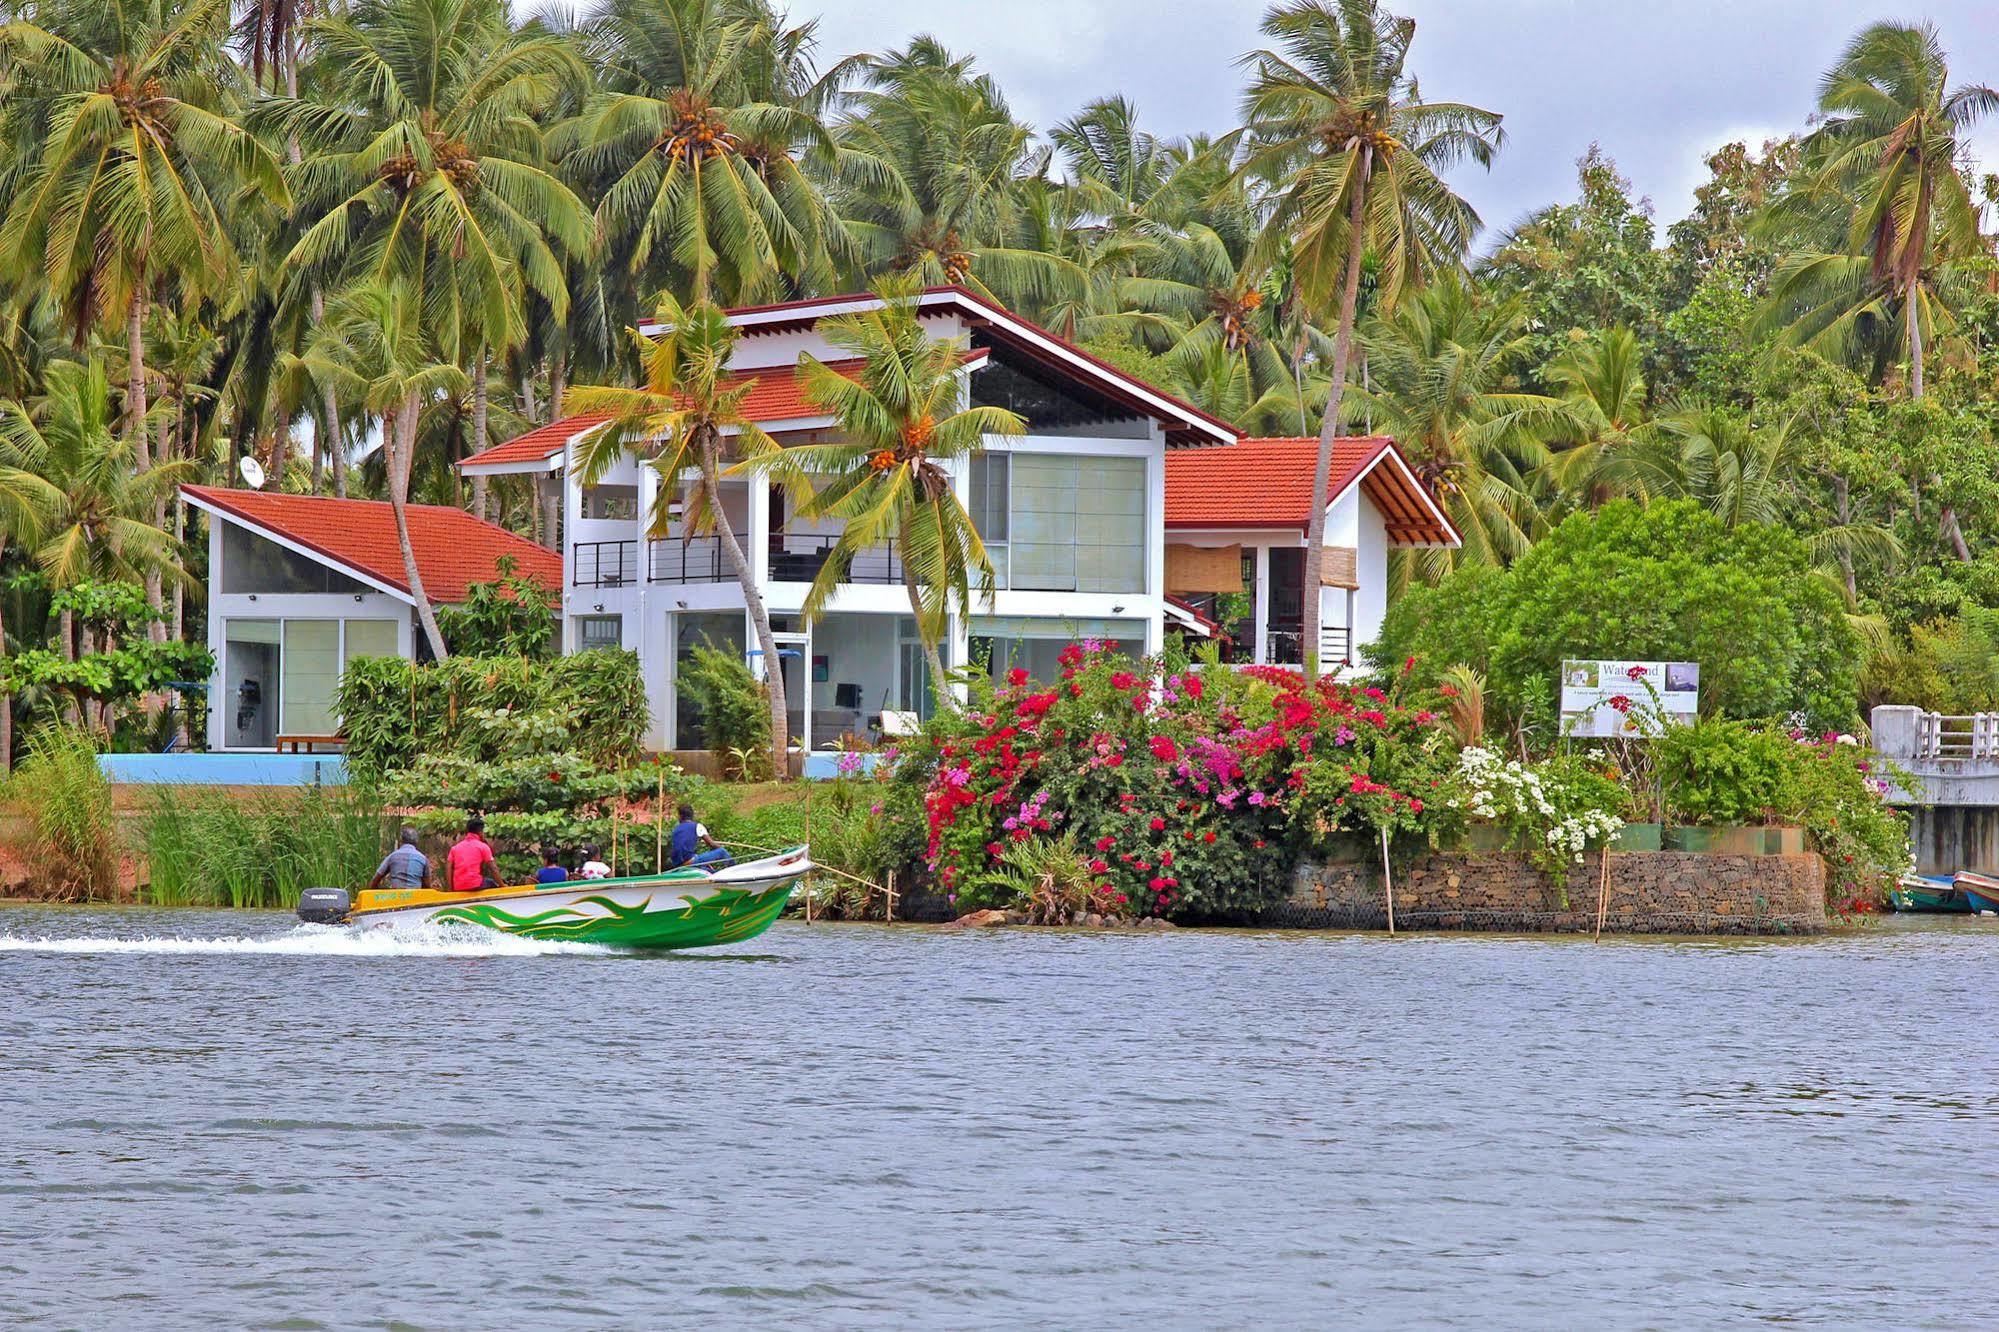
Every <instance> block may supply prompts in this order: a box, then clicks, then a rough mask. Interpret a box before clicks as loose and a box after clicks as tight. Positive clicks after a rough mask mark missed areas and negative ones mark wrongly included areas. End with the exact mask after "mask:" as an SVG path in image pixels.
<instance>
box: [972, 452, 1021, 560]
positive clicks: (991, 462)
mask: <svg viewBox="0 0 1999 1332" xmlns="http://www.w3.org/2000/svg"><path fill="white" fill-rule="evenodd" d="M1011 463H1012V459H1011V458H1009V457H1008V456H1007V455H1006V454H1004V453H981V454H979V455H977V456H976V457H974V458H973V459H972V486H971V492H972V502H971V505H970V510H971V515H972V526H973V527H974V528H975V529H977V531H978V534H979V539H980V540H981V541H983V542H985V543H986V555H987V557H988V558H990V559H991V560H992V562H993V574H994V577H995V579H996V580H997V582H998V584H999V586H1001V587H1008V586H1011V584H1010V583H1009V582H1008V581H1007V580H1008V576H1009V570H1008V565H1009V563H1010V561H1009V560H1008V558H1007V555H1008V551H1007V508H1008V506H1009V504H1010V500H1009V496H1008V490H1009V487H1008V484H1007V483H1008V477H1009V475H1010V473H1011V470H1012V469H1011Z"/></svg>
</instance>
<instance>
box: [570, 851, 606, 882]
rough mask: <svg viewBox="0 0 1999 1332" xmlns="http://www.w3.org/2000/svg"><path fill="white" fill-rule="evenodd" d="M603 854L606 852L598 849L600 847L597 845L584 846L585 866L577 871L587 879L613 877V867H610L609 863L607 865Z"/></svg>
mask: <svg viewBox="0 0 1999 1332" xmlns="http://www.w3.org/2000/svg"><path fill="white" fill-rule="evenodd" d="M603 854H604V853H603V852H601V851H599V850H598V849H597V848H596V847H594V846H586V847H584V848H583V868H582V869H581V870H579V871H577V873H578V874H579V875H580V876H581V877H582V878H585V879H608V878H610V877H611V867H610V866H609V865H606V864H605V863H604V861H603Z"/></svg>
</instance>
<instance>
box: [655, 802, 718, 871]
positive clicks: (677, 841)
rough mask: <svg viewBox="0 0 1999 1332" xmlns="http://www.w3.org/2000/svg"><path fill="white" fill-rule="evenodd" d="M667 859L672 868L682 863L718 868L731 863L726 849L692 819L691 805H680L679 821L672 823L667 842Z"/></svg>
mask: <svg viewBox="0 0 1999 1332" xmlns="http://www.w3.org/2000/svg"><path fill="white" fill-rule="evenodd" d="M704 848H705V849H704ZM667 859H668V861H669V862H670V864H671V865H672V867H673V868H674V869H679V868H680V867H681V866H683V865H713V866H716V867H718V868H719V867H720V866H723V865H727V864H729V863H731V861H730V857H729V852H728V850H727V849H726V848H725V847H724V846H723V845H722V844H721V843H720V842H717V841H716V840H715V839H714V838H712V837H710V836H709V835H708V830H707V829H706V828H704V827H702V826H701V825H700V824H698V823H696V822H695V821H694V806H692V805H682V806H681V807H680V822H678V823H676V824H674V825H673V835H672V837H671V838H670V839H669V841H668V843H667Z"/></svg>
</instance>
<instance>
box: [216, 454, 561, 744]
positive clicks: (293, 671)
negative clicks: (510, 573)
mask: <svg viewBox="0 0 1999 1332" xmlns="http://www.w3.org/2000/svg"><path fill="white" fill-rule="evenodd" d="M181 494H182V495H183V496H184V497H185V498H186V500H187V502H188V503H189V504H190V505H192V506H193V507H195V508H196V509H199V510H200V511H201V512H203V513H205V514H207V515H208V519H209V522H208V646H209V649H210V650H211V651H213V652H214V653H215V678H214V679H213V680H212V681H211V683H210V693H209V713H208V747H209V749H210V750H214V751H222V750H272V749H276V748H277V747H278V745H279V741H280V739H281V738H286V737H314V736H318V737H324V736H330V735H332V734H334V733H335V732H336V731H338V730H339V728H340V719H339V715H338V712H337V710H336V706H335V691H336V689H337V688H338V686H339V684H340V673H341V671H342V670H343V669H345V667H346V664H347V663H348V662H350V661H352V660H353V659H354V658H356V657H379V656H397V655H401V656H420V655H422V654H423V653H424V652H425V651H426V649H425V647H424V644H423V636H422V634H421V633H420V632H419V631H418V630H417V629H416V601H415V599H414V598H413V597H412V596H411V595H410V590H409V583H408V580H407V579H406V578H405V577H404V572H403V559H402V553H401V549H400V547H399V546H398V544H397V541H396V527H395V518H394V513H393V510H392V509H391V508H390V506H389V505H387V504H385V503H381V502H379V501H375V500H350V499H332V498H328V497H325V496H311V495H282V494H271V493H268V492H266V491H261V490H227V489H221V488H218V487H213V486H183V487H181ZM409 526H410V544H411V546H412V548H413V549H414V551H415V553H416V559H417V568H418V570H419V571H420V572H421V573H422V575H423V582H424V591H425V593H426V594H427V595H428V596H429V597H430V598H431V600H432V602H433V603H434V604H438V605H449V604H454V603H456V602H459V601H462V600H464V599H465V595H466V589H467V588H468V587H470V586H471V584H473V583H477V582H488V581H491V580H493V579H494V578H496V577H497V576H498V564H499V560H500V558H501V557H502V556H511V557H512V558H513V560H514V564H515V573H516V574H517V575H524V576H527V577H530V578H535V579H538V580H539V581H541V582H542V583H543V584H545V585H546V586H547V587H548V588H549V590H550V591H551V592H553V591H554V590H556V589H557V588H559V587H560V586H561V585H562V561H561V557H560V556H558V555H557V554H556V553H555V552H554V551H550V550H545V549H543V548H542V547H540V546H537V545H535V544H534V543H533V542H531V541H527V540H524V539H522V538H521V537H518V536H515V535H514V534H513V533H512V532H509V531H507V530H506V529H504V528H501V527H496V526H494V525H493V524H491V523H485V522H481V521H479V520H478V519H477V518H474V517H473V516H472V515H471V514H469V513H466V512H465V511H464V510H462V509H454V508H449V507H441V506H436V505H427V504H412V505H410V506H409Z"/></svg>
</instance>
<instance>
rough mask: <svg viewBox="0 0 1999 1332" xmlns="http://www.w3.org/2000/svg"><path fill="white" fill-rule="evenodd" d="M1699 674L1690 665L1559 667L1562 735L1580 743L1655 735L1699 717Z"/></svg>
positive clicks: (1654, 663)
mask: <svg viewBox="0 0 1999 1332" xmlns="http://www.w3.org/2000/svg"><path fill="white" fill-rule="evenodd" d="M1700 699H1701V668H1700V664H1699V663H1698V662H1691V661H1565V662H1563V663H1562V734H1563V735H1573V736H1578V737H1581V738H1584V739H1588V738H1591V737H1595V738H1599V739H1614V738H1618V737H1629V736H1645V735H1657V734H1658V731H1659V727H1661V726H1662V725H1670V724H1673V723H1677V722H1690V721H1692V720H1693V719H1694V717H1695V715H1696V714H1697V713H1698V712H1699V711H1700Z"/></svg>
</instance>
